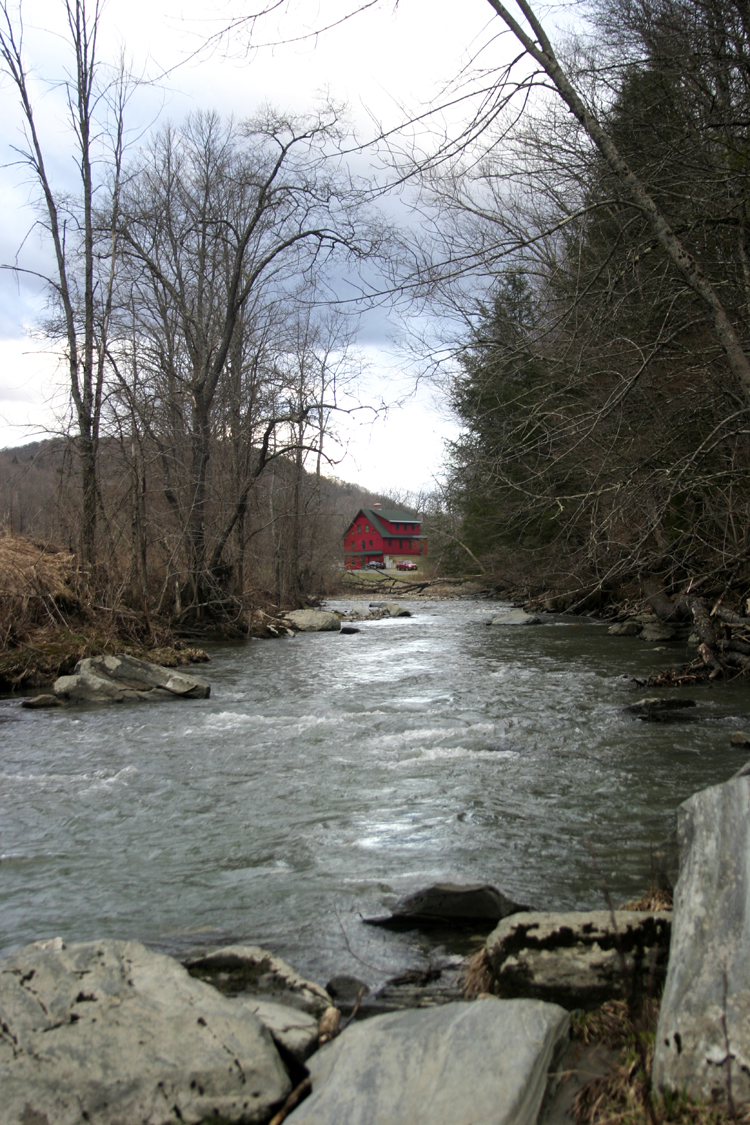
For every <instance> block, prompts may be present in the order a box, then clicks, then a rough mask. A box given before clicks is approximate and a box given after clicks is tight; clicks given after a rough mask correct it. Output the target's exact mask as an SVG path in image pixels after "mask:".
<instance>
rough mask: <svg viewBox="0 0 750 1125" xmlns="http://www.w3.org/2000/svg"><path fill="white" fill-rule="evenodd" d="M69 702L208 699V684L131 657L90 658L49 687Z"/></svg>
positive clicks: (79, 662)
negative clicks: (176, 698)
mask: <svg viewBox="0 0 750 1125" xmlns="http://www.w3.org/2000/svg"><path fill="white" fill-rule="evenodd" d="M52 690H53V691H54V693H55V695H56V696H57V697H58V698H59V699H67V700H70V702H71V703H122V702H124V701H125V700H127V699H156V698H159V697H161V698H165V699H168V698H172V697H174V696H178V697H180V698H182V699H208V697H209V695H210V694H211V685H210V684H209V683H208V682H207V681H206V680H202V679H200V678H199V677H198V676H187V675H186V674H185V673H184V672H177V671H175V669H174V668H162V667H161V665H160V664H149V663H148V661H146V660H136V658H135V657H134V656H90V657H87V658H86V659H85V660H79V661H78V663H77V664H76V667H75V672H74V673H73V675H72V676H60V678H59V679H57V680H55V683H54V686H53V688H52Z"/></svg>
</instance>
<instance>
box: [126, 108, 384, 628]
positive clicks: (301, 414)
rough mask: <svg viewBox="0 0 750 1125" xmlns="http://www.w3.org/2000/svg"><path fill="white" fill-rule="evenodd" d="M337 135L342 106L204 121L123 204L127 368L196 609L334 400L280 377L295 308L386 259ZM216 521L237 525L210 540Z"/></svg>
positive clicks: (157, 143) (176, 134)
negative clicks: (307, 431) (291, 115)
mask: <svg viewBox="0 0 750 1125" xmlns="http://www.w3.org/2000/svg"><path fill="white" fill-rule="evenodd" d="M340 137H341V130H340V125H339V122H338V120H337V114H336V111H335V110H332V109H330V108H326V109H324V110H323V111H322V112H321V113H320V114H319V115H317V116H315V117H314V118H311V119H308V120H305V121H301V120H291V119H284V118H280V117H277V116H274V115H273V114H270V113H267V114H265V115H263V116H262V117H260V118H258V119H257V120H255V121H254V122H250V123H248V124H246V125H242V126H240V125H236V124H234V123H231V122H230V123H224V122H221V121H220V120H219V119H218V118H217V117H216V116H213V115H197V116H195V117H193V118H191V119H190V120H189V121H188V122H187V123H186V124H185V126H183V127H182V128H181V129H177V128H174V127H169V128H166V129H164V130H163V131H162V132H161V133H160V134H159V135H158V136H157V137H156V138H155V139H154V141H153V142H152V145H151V147H150V149H149V151H148V153H147V154H146V156H145V157H144V158H143V159H142V161H141V163H140V166H139V167H138V169H137V170H136V171H135V172H134V174H133V175H132V177H131V179H130V182H129V185H128V189H127V191H126V192H125V193H124V195H123V198H122V200H121V216H120V225H119V227H118V233H119V238H120V240H121V252H122V259H123V261H124V263H126V265H127V269H126V271H125V280H123V291H124V290H125V289H126V290H127V295H126V296H123V300H122V305H123V308H125V307H127V308H129V309H130V311H131V316H132V317H133V327H132V329H131V331H130V332H129V333H128V334H127V335H128V339H129V341H130V343H129V345H128V346H129V348H130V352H131V354H130V360H129V363H130V369H131V370H132V364H133V362H136V358H135V357H136V353H137V365H138V367H139V369H140V370H141V371H142V372H143V371H147V372H148V377H147V378H146V379H145V381H142V384H141V389H142V391H143V392H145V395H146V399H145V401H146V402H148V403H149V405H148V407H147V413H148V414H149V418H150V421H149V437H150V440H152V441H153V442H154V443H155V444H156V446H157V447H158V449H159V458H160V471H161V475H162V480H163V491H164V497H165V499H166V501H167V503H168V506H169V509H170V511H171V513H172V516H173V518H174V519H175V521H176V522H177V524H178V526H179V527H180V529H181V536H182V542H183V547H184V550H185V556H186V557H185V562H186V568H187V575H188V583H187V585H188V591H187V592H188V597H189V602H190V604H192V605H193V606H196V607H197V606H200V605H202V604H203V603H204V602H205V601H206V599H207V598H208V597H209V595H210V591H211V590H212V589H213V588H214V586H215V584H216V581H217V579H218V577H219V573H220V571H221V568H222V566H223V563H222V559H223V555H224V551H225V548H226V546H227V543H228V542H229V537H230V535H231V534H232V532H233V531H234V529H235V528H236V527H237V526H238V524H239V525H240V526H241V525H242V522H243V520H244V515H245V511H246V505H247V498H248V494H249V492H250V490H251V488H252V487H253V484H254V481H255V480H257V478H258V476H259V475H260V474H261V473H262V472H263V470H264V468H265V466H266V465H267V463H268V462H269V460H271V459H273V458H277V457H279V456H281V455H282V454H283V452H284V450H291V449H294V448H297V446H298V445H299V441H300V439H299V432H301V431H299V427H303V426H304V425H305V424H306V420H307V419H308V417H309V416H310V415H311V413H313V412H315V411H317V410H319V409H320V408H321V404H322V403H323V400H322V399H321V398H320V397H316V398H311V397H310V394H309V393H308V394H307V395H306V397H303V398H300V396H299V395H297V394H296V393H294V392H293V390H292V389H291V388H290V387H289V385H288V380H287V379H286V378H285V376H284V375H283V373H282V369H283V367H284V363H283V362H280V360H279V357H282V358H283V355H284V350H285V348H286V347H287V343H286V342H287V340H288V338H289V328H288V325H289V322H290V317H291V318H292V319H294V317H296V316H297V315H298V314H297V313H296V312H294V308H295V306H297V305H299V304H300V303H304V304H308V305H315V304H317V303H320V302H321V301H322V300H323V299H324V297H325V296H326V293H325V291H324V290H325V284H324V278H325V277H326V276H328V277H330V276H331V271H332V269H333V266H334V265H335V264H336V265H337V268H340V266H339V265H338V264H337V263H340V262H343V261H345V260H347V259H348V260H356V259H358V258H360V257H366V256H368V255H369V254H370V253H371V252H372V251H373V250H374V248H375V244H376V243H375V239H376V236H373V234H372V231H368V228H367V222H366V216H365V212H364V208H363V192H362V191H361V190H360V189H358V188H357V187H356V185H355V184H354V183H353V181H352V179H351V177H350V176H349V175H348V174H347V173H346V170H345V169H344V168H343V167H342V166H341V165H340V163H339V162H338V160H337V156H336V148H337V145H338V142H339V140H340ZM113 362H115V363H116V364H117V363H118V361H117V360H116V359H115V358H114V357H113ZM118 366H119V364H118ZM125 366H127V364H126V365H125ZM127 383H128V378H127V377H126V376H123V377H122V378H121V385H122V387H123V388H124V387H125V386H126V384H127ZM228 449H232V450H233V456H234V466H233V478H234V479H233V484H232V485H231V488H230V490H233V494H232V495H231V496H229V495H228V494H227V492H226V490H224V491H223V495H222V497H221V499H220V501H219V502H218V503H217V501H218V494H217V492H216V486H217V482H218V478H216V477H215V476H214V478H213V479H212V476H211V474H210V471H209V466H210V464H211V463H212V461H214V462H216V461H217V458H218V459H219V461H220V460H221V457H222V453H223V451H225V450H228ZM217 467H218V465H217ZM224 483H225V484H226V483H228V482H227V479H226V478H225V482H224ZM212 488H213V489H214V491H213V493H212ZM217 510H218V511H222V510H223V512H224V513H225V514H224V517H223V522H222V524H221V526H220V527H219V528H218V530H217V532H216V534H215V535H214V536H213V538H212V536H211V534H210V533H209V529H208V520H209V512H214V513H215V512H216V511H217ZM219 584H220V585H221V583H219Z"/></svg>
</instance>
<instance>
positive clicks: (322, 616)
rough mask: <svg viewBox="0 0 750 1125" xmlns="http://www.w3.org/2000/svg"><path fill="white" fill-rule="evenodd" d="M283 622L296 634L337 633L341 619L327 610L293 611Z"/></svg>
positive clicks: (287, 614) (285, 616) (286, 615)
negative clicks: (295, 631) (294, 630)
mask: <svg viewBox="0 0 750 1125" xmlns="http://www.w3.org/2000/svg"><path fill="white" fill-rule="evenodd" d="M284 621H285V622H286V623H287V624H289V625H291V626H292V628H293V629H296V630H297V632H298V633H338V631H339V629H340V628H341V618H340V617H339V615H338V614H337V613H331V612H330V611H329V610H327V609H293V610H292V611H291V612H290V613H286V614H284Z"/></svg>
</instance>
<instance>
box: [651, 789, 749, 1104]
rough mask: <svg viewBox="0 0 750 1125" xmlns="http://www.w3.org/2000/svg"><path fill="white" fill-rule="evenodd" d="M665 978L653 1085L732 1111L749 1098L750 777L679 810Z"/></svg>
mask: <svg viewBox="0 0 750 1125" xmlns="http://www.w3.org/2000/svg"><path fill="white" fill-rule="evenodd" d="M741 773H742V771H741ZM677 832H678V838H679V841H680V878H679V880H678V882H677V886H676V888H675V904H674V934H673V936H672V951H671V956H670V961H669V972H668V974H667V982H666V985H665V987H664V996H663V999H662V1004H661V1012H660V1015H659V1025H658V1028H657V1032H656V1047H655V1054H654V1071H653V1079H654V1084H655V1086H656V1087H657V1088H659V1087H663V1088H669V1089H673V1090H686V1091H687V1093H688V1094H690V1095H691V1096H692V1097H694V1098H699V1099H705V1100H711V1099H712V1098H714V1097H718V1098H719V1099H722V1100H726V1098H727V1091H728V1090H729V1089H730V1086H731V1092H732V1096H733V1099H734V1101H735V1103H736V1104H739V1103H740V1102H745V1101H747V1100H748V1099H749V1098H750V978H748V972H747V966H748V960H750V778H749V777H748V776H742V775H740V776H736V777H734V778H733V779H732V780H731V781H728V782H726V783H725V784H724V785H715V786H712V787H711V788H710V789H704V790H702V791H701V792H700V793H696V794H695V795H694V796H692V797H690V799H689V800H687V801H685V802H684V803H683V804H682V805H680V808H679V810H678V814H677Z"/></svg>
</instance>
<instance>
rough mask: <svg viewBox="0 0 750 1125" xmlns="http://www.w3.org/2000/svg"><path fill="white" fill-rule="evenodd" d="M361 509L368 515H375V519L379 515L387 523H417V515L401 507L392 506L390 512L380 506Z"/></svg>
mask: <svg viewBox="0 0 750 1125" xmlns="http://www.w3.org/2000/svg"><path fill="white" fill-rule="evenodd" d="M361 511H363V512H366V513H367V515H368V516H375V518H376V519H377V517H378V516H380V517H381V518H382V519H384V520H388V522H389V523H419V522H420V520H419V516H413V515H412V514H411V512H405V511H404V510H403V509H402V508H393V509H392V510H391V511H390V512H385V511H384V510H383V509H382V508H362V509H361Z"/></svg>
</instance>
